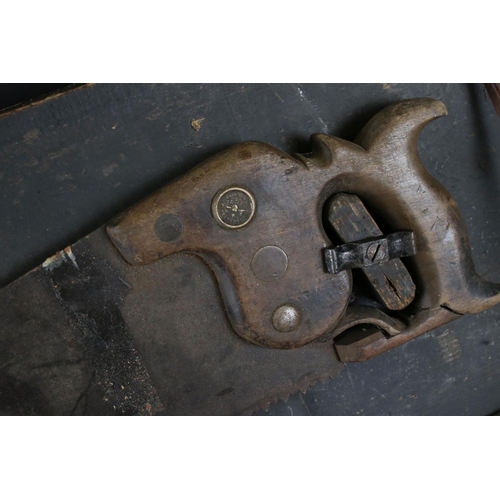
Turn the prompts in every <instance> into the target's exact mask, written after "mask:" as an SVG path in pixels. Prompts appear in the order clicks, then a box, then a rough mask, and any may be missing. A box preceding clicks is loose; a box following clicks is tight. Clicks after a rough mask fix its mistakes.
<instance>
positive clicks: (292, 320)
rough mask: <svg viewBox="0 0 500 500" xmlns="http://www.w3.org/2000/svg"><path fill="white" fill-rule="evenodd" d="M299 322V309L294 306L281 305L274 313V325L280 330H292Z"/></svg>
mask: <svg viewBox="0 0 500 500" xmlns="http://www.w3.org/2000/svg"><path fill="white" fill-rule="evenodd" d="M299 323H300V314H299V311H298V310H297V309H296V308H295V307H293V306H290V305H284V306H280V307H278V309H276V311H274V313H273V325H274V328H276V330H278V331H279V332H291V331H292V330H295V328H297V326H299Z"/></svg>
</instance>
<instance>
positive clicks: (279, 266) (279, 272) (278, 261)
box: [252, 245, 288, 281]
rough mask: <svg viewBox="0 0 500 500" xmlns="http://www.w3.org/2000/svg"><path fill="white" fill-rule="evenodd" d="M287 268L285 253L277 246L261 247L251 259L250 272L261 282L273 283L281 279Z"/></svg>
mask: <svg viewBox="0 0 500 500" xmlns="http://www.w3.org/2000/svg"><path fill="white" fill-rule="evenodd" d="M287 268H288V257H287V255H286V253H285V252H284V251H283V250H282V249H281V248H280V247H277V246H273V245H270V246H267V247H262V248H260V249H259V250H257V252H255V255H254V256H253V259H252V271H253V273H254V274H255V276H257V278H259V279H260V280H262V281H274V280H277V279H279V278H281V277H282V276H283V275H284V274H285V272H286V270H287Z"/></svg>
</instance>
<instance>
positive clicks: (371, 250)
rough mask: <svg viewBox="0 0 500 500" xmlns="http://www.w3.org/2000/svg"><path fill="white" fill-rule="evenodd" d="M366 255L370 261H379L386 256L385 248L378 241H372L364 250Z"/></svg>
mask: <svg viewBox="0 0 500 500" xmlns="http://www.w3.org/2000/svg"><path fill="white" fill-rule="evenodd" d="M366 256H367V257H368V258H369V259H370V260H371V261H372V262H381V261H383V260H384V259H385V258H386V257H387V252H386V248H385V246H384V245H381V244H380V243H373V244H371V245H370V246H369V247H368V250H366Z"/></svg>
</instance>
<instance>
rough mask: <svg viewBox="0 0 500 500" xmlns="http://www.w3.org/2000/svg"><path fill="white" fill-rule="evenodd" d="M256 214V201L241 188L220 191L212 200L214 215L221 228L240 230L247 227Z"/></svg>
mask: <svg viewBox="0 0 500 500" xmlns="http://www.w3.org/2000/svg"><path fill="white" fill-rule="evenodd" d="M254 214H255V199H254V197H253V196H252V195H251V194H250V192H249V191H247V190H246V189H243V188H241V187H231V188H227V189H222V190H221V191H219V192H218V193H217V194H216V195H215V196H214V199H213V200H212V215H213V216H214V218H215V220H216V221H217V224H219V226H222V227H225V228H227V229H239V228H242V227H244V226H246V225H247V224H248V223H249V222H250V221H251V220H252V218H253V216H254Z"/></svg>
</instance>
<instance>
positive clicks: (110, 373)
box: [0, 228, 344, 415]
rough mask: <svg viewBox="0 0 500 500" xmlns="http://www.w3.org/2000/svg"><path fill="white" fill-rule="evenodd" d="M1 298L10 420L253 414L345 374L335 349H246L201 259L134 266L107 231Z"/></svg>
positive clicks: (1, 385) (2, 387) (0, 408)
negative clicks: (52, 416) (28, 416)
mask: <svg viewBox="0 0 500 500" xmlns="http://www.w3.org/2000/svg"><path fill="white" fill-rule="evenodd" d="M0 296H1V297H2V302H3V304H5V308H4V310H3V311H2V313H1V315H0V342H1V345H2V349H1V353H0V365H1V366H2V371H1V379H0V394H1V395H2V398H1V400H2V401H3V403H0V412H2V413H4V414H99V415H102V414H128V415H239V414H249V413H252V412H253V411H256V410H258V409H260V408H266V407H268V406H269V404H271V403H273V402H275V401H277V400H278V399H283V400H286V399H287V398H288V396H289V395H291V394H294V393H296V392H297V391H299V390H301V391H302V392H304V391H305V390H306V389H307V388H308V387H309V386H311V385H314V384H315V383H316V382H317V381H318V380H325V379H326V378H328V377H335V376H336V375H337V374H338V373H339V371H340V370H341V368H342V367H343V366H344V365H343V364H342V363H341V362H340V361H338V359H337V358H336V356H335V353H334V350H333V347H332V344H331V342H314V343H312V344H309V345H307V346H305V347H302V348H299V349H291V350H279V349H269V348H265V347H260V346H257V345H253V344H250V343H249V342H247V341H245V340H243V339H241V338H240V337H238V336H237V335H236V334H235V333H234V331H233V330H232V327H231V325H230V323H229V321H228V319H227V317H226V314H225V311H224V309H223V306H222V302H221V298H220V296H219V292H218V289H217V286H216V283H215V281H214V277H213V276H212V275H211V273H210V271H209V270H208V268H207V267H206V266H205V265H204V263H203V262H202V261H201V260H200V259H199V258H198V257H195V256H192V255H187V254H180V255H175V256H172V257H169V258H166V259H162V260H160V261H158V262H156V263H154V264H151V265H149V266H144V267H133V266H130V265H129V264H127V263H126V262H125V261H124V260H123V259H122V258H121V256H120V255H119V254H118V252H117V251H116V249H115V248H114V247H113V246H112V244H111V242H110V241H109V239H108V237H107V235H106V234H105V230H104V228H100V229H98V230H97V231H95V232H93V233H92V234H90V235H89V236H87V237H86V238H83V239H82V240H80V241H79V242H77V243H76V244H75V245H72V246H71V247H68V248H66V249H65V250H63V251H62V252H59V253H58V254H56V255H55V256H53V257H51V258H50V259H47V261H45V263H44V264H43V265H41V266H39V267H37V268H35V269H34V270H33V271H31V272H30V273H28V274H27V275H25V276H24V277H22V278H20V279H19V280H17V281H15V282H14V283H12V284H10V285H9V286H8V287H6V288H4V289H3V290H1V291H0Z"/></svg>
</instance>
